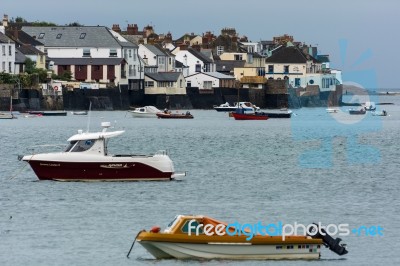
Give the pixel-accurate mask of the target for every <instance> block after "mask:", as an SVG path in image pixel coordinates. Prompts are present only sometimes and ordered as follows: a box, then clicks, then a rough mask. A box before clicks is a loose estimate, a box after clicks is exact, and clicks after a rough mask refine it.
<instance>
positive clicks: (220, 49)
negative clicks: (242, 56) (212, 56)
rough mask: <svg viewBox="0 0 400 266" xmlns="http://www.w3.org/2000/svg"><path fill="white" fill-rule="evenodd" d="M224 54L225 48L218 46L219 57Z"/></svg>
mask: <svg viewBox="0 0 400 266" xmlns="http://www.w3.org/2000/svg"><path fill="white" fill-rule="evenodd" d="M223 53H224V47H223V46H217V55H222V54H223Z"/></svg>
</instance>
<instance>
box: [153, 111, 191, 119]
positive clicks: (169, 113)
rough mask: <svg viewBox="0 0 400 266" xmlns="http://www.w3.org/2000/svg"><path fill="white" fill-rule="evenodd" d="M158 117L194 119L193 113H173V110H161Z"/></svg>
mask: <svg viewBox="0 0 400 266" xmlns="http://www.w3.org/2000/svg"><path fill="white" fill-rule="evenodd" d="M156 115H157V117H158V118H167V119H168V118H169V119H193V115H192V114H191V113H190V112H186V113H185V114H179V113H176V114H174V113H171V112H160V113H157V114H156Z"/></svg>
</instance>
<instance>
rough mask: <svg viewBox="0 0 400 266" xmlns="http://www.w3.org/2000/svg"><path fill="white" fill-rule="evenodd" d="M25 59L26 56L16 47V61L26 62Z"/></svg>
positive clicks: (19, 62)
mask: <svg viewBox="0 0 400 266" xmlns="http://www.w3.org/2000/svg"><path fill="white" fill-rule="evenodd" d="M25 60H26V56H25V55H24V54H23V53H22V52H21V51H20V50H19V49H18V48H15V63H16V64H23V63H25Z"/></svg>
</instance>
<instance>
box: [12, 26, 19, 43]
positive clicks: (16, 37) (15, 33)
mask: <svg viewBox="0 0 400 266" xmlns="http://www.w3.org/2000/svg"><path fill="white" fill-rule="evenodd" d="M18 32H19V30H18V28H17V27H14V31H13V35H14V38H15V40H18Z"/></svg>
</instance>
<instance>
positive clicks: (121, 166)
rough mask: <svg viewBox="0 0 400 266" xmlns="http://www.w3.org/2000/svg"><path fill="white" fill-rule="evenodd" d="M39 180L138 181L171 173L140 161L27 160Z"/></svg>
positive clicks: (170, 174) (165, 176)
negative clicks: (77, 161)
mask: <svg viewBox="0 0 400 266" xmlns="http://www.w3.org/2000/svg"><path fill="white" fill-rule="evenodd" d="M29 164H30V165H31V167H32V169H33V171H34V172H35V174H36V175H37V177H38V178H39V179H40V180H60V181H78V180H79V181H124V180H126V181H135V180H137V181H140V180H169V179H171V176H172V174H173V173H171V172H162V171H160V170H157V169H156V168H154V167H151V166H148V165H146V164H142V163H137V162H135V163H132V162H129V163H98V162H94V163H89V162H79V163H76V162H73V163H71V162H48V161H29Z"/></svg>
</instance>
